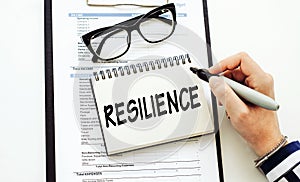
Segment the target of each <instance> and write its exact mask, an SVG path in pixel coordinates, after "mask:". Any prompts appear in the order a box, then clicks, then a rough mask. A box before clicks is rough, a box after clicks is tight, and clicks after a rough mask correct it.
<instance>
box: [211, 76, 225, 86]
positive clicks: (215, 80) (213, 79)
mask: <svg viewBox="0 0 300 182" xmlns="http://www.w3.org/2000/svg"><path fill="white" fill-rule="evenodd" d="M221 83H222V78H220V77H218V76H212V77H210V78H209V86H210V87H211V89H215V88H216V87H217V86H218V85H220V84H221Z"/></svg>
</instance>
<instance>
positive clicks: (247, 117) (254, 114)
mask: <svg viewBox="0 0 300 182" xmlns="http://www.w3.org/2000/svg"><path fill="white" fill-rule="evenodd" d="M209 72H210V73H214V74H220V73H221V74H223V75H224V76H226V77H229V78H230V79H233V80H235V81H237V82H239V83H242V84H244V85H246V86H248V87H250V88H252V89H254V90H256V91H258V92H261V93H263V94H265V95H267V96H269V97H271V98H273V99H274V82H273V78H272V76H271V75H270V74H268V73H265V72H264V71H263V70H262V69H261V68H260V67H259V66H258V65H257V64H256V63H255V62H254V61H253V60H252V59H251V58H250V57H249V56H248V55H247V54H246V53H239V54H236V55H234V56H231V57H229V58H226V59H224V60H222V61H221V62H219V63H218V64H216V65H215V66H213V67H211V68H210V69H209ZM209 84H210V87H211V89H212V91H213V93H214V95H215V96H216V98H217V99H218V101H219V102H220V103H221V104H222V105H223V106H225V109H226V112H227V114H228V116H229V117H230V121H231V123H232V126H233V127H234V128H235V129H236V130H237V131H238V133H239V134H240V135H241V136H242V137H243V138H244V139H245V140H246V141H247V142H248V143H249V145H250V146H251V148H252V149H253V150H254V151H255V152H256V154H257V155H258V156H263V155H264V154H266V153H267V152H269V151H271V150H272V149H273V148H274V147H275V146H276V145H277V144H278V143H279V142H280V140H281V139H282V134H281V132H280V130H279V126H278V119H277V114H276V112H274V111H270V110H266V109H264V108H261V107H259V106H256V105H253V104H250V103H246V102H244V101H242V100H241V99H240V98H239V97H238V96H237V95H236V94H235V93H234V91H233V90H232V89H231V88H230V87H229V86H228V85H227V84H226V83H225V82H224V81H223V79H222V78H220V77H211V78H210V80H209Z"/></svg>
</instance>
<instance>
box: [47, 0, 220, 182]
mask: <svg viewBox="0 0 300 182" xmlns="http://www.w3.org/2000/svg"><path fill="white" fill-rule="evenodd" d="M52 3H53V6H52V14H53V15H52V16H53V19H52V21H53V66H54V68H53V69H54V107H55V142H56V143H55V145H56V146H55V147H56V152H55V153H56V159H55V160H56V180H57V181H58V182H69V181H70V182H99V181H153V180H155V181H197V182H198V181H212V182H213V181H219V178H218V176H219V175H218V167H217V154H216V147H215V142H214V140H211V138H212V137H211V136H205V137H202V138H199V137H198V138H193V139H189V140H183V141H179V142H172V143H169V144H164V145H159V146H155V147H150V148H145V149H141V150H136V151H132V152H127V153H122V154H119V155H116V156H113V157H108V156H106V152H105V148H104V143H103V138H102V134H101V130H100V126H99V121H98V118H97V115H96V108H95V104H94V101H93V98H92V93H91V88H90V84H89V77H90V76H92V73H93V71H97V70H98V68H99V66H100V64H93V63H92V62H91V55H90V53H89V51H88V49H87V48H86V47H85V45H84V44H83V43H82V41H81V39H80V36H81V35H83V34H85V33H87V32H89V31H91V30H94V29H97V28H100V27H104V26H110V25H113V24H115V23H119V22H121V21H124V20H127V19H130V18H132V17H135V16H136V15H139V14H141V13H146V12H148V11H150V10H151V8H140V7H130V8H129V7H117V8H116V7H114V8H107V7H106V8H103V7H89V6H87V5H86V2H85V1H72V2H70V1H66V0H60V1H58V0H53V1H52ZM174 3H175V5H176V10H177V20H178V23H180V24H184V25H185V26H187V27H189V28H190V29H191V30H192V31H194V32H197V34H198V35H199V36H200V37H202V38H203V39H204V37H205V36H204V35H205V30H204V22H203V13H202V3H201V1H197V0H193V1H186V2H184V1H175V2H174ZM183 36H184V35H183ZM139 44H140V42H138V43H137V44H133V45H132V46H133V47H131V48H130V50H129V52H128V54H126V55H133V54H132V53H135V52H134V51H135V50H137V49H139ZM148 46H149V48H150V47H151V45H148ZM151 50H157V51H159V50H160V49H158V48H153V49H151ZM130 51H131V52H130ZM144 53H145V51H144V52H143V51H138V53H136V54H134V55H135V56H136V57H139V56H142V55H143V54H144ZM151 53H152V52H151ZM174 54H176V55H178V54H180V52H178V51H176V52H175V53H174V52H172V51H171V52H167V53H166V55H165V56H172V55H174ZM127 58H128V57H126V56H125V57H123V58H122V59H124V60H126V59H127ZM109 64H119V63H108V64H106V65H104V66H108V67H109ZM101 66H103V64H102V65H101ZM205 141H207V142H206V143H208V145H207V146H206V147H203V145H202V142H204V143H205ZM201 146H202V147H201Z"/></svg>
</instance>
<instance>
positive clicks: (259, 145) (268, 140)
mask: <svg viewBox="0 0 300 182" xmlns="http://www.w3.org/2000/svg"><path fill="white" fill-rule="evenodd" d="M283 137H284V136H283V135H282V134H281V133H278V134H276V135H274V136H272V137H262V138H260V140H257V142H256V143H255V144H254V145H253V147H252V148H253V150H254V152H255V153H256V155H257V156H259V157H261V156H264V155H266V154H267V153H269V152H270V151H272V150H273V149H274V148H275V147H276V146H278V144H279V143H280V142H281V141H282V139H283Z"/></svg>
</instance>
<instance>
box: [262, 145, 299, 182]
mask: <svg viewBox="0 0 300 182" xmlns="http://www.w3.org/2000/svg"><path fill="white" fill-rule="evenodd" d="M260 170H261V171H262V172H263V173H264V174H265V175H266V177H267V178H268V180H269V181H275V182H277V181H278V182H286V181H287V182H300V143H299V141H294V142H291V143H289V144H287V145H286V146H284V147H283V148H281V149H280V150H278V151H277V152H276V153H274V154H273V155H272V156H271V157H270V158H269V159H268V160H266V161H265V162H264V163H263V164H262V165H261V166H260Z"/></svg>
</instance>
